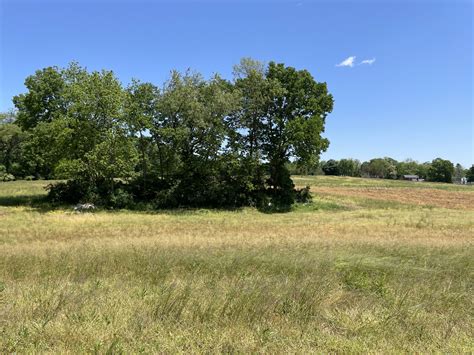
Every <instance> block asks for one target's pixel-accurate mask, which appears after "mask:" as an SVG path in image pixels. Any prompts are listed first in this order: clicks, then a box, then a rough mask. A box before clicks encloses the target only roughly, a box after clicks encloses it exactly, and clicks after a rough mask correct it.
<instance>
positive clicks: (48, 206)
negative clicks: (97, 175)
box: [0, 194, 292, 215]
mask: <svg viewBox="0 0 474 355" xmlns="http://www.w3.org/2000/svg"><path fill="white" fill-rule="evenodd" d="M0 206H1V207H28V208H31V209H33V210H35V211H36V212H40V213H47V212H51V211H57V210H70V211H73V210H74V205H68V204H53V203H51V202H50V201H48V200H47V198H46V196H45V195H40V194H38V195H16V196H0ZM244 208H245V207H175V208H150V207H146V206H136V207H134V208H125V209H112V208H100V207H98V208H97V209H96V210H98V211H105V212H110V213H113V212H116V211H119V210H122V211H130V212H143V213H147V214H169V215H189V214H203V213H206V212H212V211H215V212H217V211H226V212H239V211H242V210H243V209H244ZM257 210H258V211H259V212H261V213H265V214H274V213H287V212H290V211H291V210H292V209H291V206H284V207H279V208H275V207H273V208H269V207H257Z"/></svg>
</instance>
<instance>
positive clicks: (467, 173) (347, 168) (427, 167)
mask: <svg viewBox="0 0 474 355" xmlns="http://www.w3.org/2000/svg"><path fill="white" fill-rule="evenodd" d="M288 168H289V170H290V172H291V173H292V174H301V175H334V176H353V177H369V178H379V179H404V178H405V177H407V175H408V176H410V175H411V176H417V177H418V178H419V179H423V180H427V181H434V182H447V183H451V182H458V183H460V182H461V181H462V180H463V178H466V181H469V182H474V165H472V166H471V167H470V168H469V169H466V168H464V167H463V166H462V165H461V164H456V165H454V164H453V163H452V162H451V161H449V160H445V159H441V158H436V159H434V160H433V161H431V162H425V163H419V162H417V161H415V160H411V159H407V160H404V161H397V160H395V159H392V158H387V157H385V158H375V159H371V160H369V161H365V162H360V161H359V160H357V159H341V160H334V159H330V160H328V161H321V162H320V163H319V164H318V165H317V166H315V167H311V168H308V167H307V166H302V165H301V164H299V163H298V162H290V163H288Z"/></svg>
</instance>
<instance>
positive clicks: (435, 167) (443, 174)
mask: <svg viewBox="0 0 474 355" xmlns="http://www.w3.org/2000/svg"><path fill="white" fill-rule="evenodd" d="M453 174H454V165H453V163H451V162H450V161H449V160H444V159H441V158H436V159H434V160H433V161H432V162H431V166H430V167H429V169H428V180H430V181H436V182H447V183H451V182H453Z"/></svg>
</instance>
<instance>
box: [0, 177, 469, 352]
mask: <svg viewBox="0 0 474 355" xmlns="http://www.w3.org/2000/svg"><path fill="white" fill-rule="evenodd" d="M15 184H17V187H18V188H19V189H22V190H23V191H29V193H30V194H31V195H41V193H44V192H42V190H41V186H39V185H41V183H40V182H15ZM29 184H34V186H31V185H29ZM43 184H44V182H43ZM4 186H6V185H2V184H0V195H1V196H4V195H5V187H4ZM440 192H445V190H443V189H440ZM2 194H3V195H2ZM6 194H12V196H14V195H15V193H14V192H13V193H12V190H11V188H10V187H9V188H8V189H7V192H6ZM17 195H21V196H24V195H25V192H21V193H18V194H17ZM26 196H28V194H26ZM26 201H28V200H26ZM367 201H373V200H370V199H367V198H366V197H361V196H352V195H347V196H335V195H331V196H327V197H316V200H315V202H314V203H313V204H312V205H307V206H298V207H297V208H295V211H294V212H290V213H286V214H264V213H259V212H258V211H256V210H253V209H243V210H240V211H209V210H194V211H193V210H191V211H161V212H156V213H143V212H130V211H115V212H110V211H99V212H97V213H84V214H75V213H72V212H71V210H70V209H45V208H44V206H43V207H42V208H37V207H35V204H34V203H33V204H29V203H28V202H25V201H23V200H22V201H17V203H16V204H14V205H11V204H9V205H8V206H3V207H2V206H1V205H0V248H1V255H2V257H1V258H0V281H1V284H0V289H1V290H2V292H1V297H2V298H1V300H2V304H1V308H2V311H1V315H0V319H1V320H2V321H1V328H2V329H1V331H2V336H1V338H0V352H2V353H11V352H18V353H23V352H55V353H58V352H59V353H77V352H110V353H120V352H124V353H129V352H299V353H301V352H317V351H334V352H335V351H338V352H365V351H373V352H400V351H404V352H438V351H442V352H456V353H460V352H472V351H474V346H473V344H472V336H473V332H474V329H473V322H472V320H473V316H474V314H473V309H474V304H473V300H472V294H473V291H474V290H473V285H474V282H473V279H474V262H473V260H474V258H473V256H474V253H473V248H472V247H473V245H472V242H473V235H474V211H472V210H469V209H462V210H457V209H452V208H438V207H424V206H419V205H416V204H410V202H408V201H407V202H405V203H399V202H397V201H390V200H389V201H387V202H386V203H385V202H384V203H382V201H377V202H376V203H372V202H370V203H369V202H367Z"/></svg>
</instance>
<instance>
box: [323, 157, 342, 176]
mask: <svg viewBox="0 0 474 355" xmlns="http://www.w3.org/2000/svg"><path fill="white" fill-rule="evenodd" d="M323 172H324V174H326V175H339V164H338V163H337V161H335V160H334V159H329V160H328V161H327V162H325V163H324V165H323Z"/></svg>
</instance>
